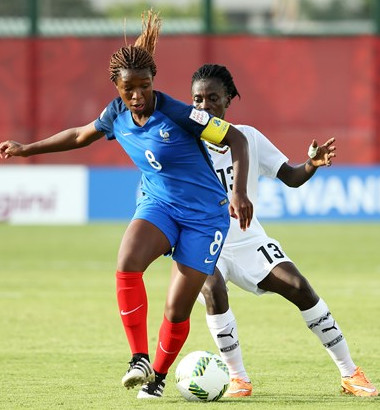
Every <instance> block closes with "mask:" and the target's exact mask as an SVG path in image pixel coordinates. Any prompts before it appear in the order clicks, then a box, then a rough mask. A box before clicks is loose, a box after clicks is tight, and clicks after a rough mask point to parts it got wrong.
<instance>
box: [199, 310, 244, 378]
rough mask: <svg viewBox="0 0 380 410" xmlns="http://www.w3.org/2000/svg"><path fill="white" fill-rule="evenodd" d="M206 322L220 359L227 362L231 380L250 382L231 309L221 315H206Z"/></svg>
mask: <svg viewBox="0 0 380 410" xmlns="http://www.w3.org/2000/svg"><path fill="white" fill-rule="evenodd" d="M206 321H207V325H208V328H209V330H210V333H211V335H212V337H213V339H214V342H215V344H216V345H217V347H218V349H219V354H220V357H221V358H222V359H223V360H224V361H225V362H226V364H227V367H228V370H229V372H230V378H231V379H232V378H239V379H243V380H244V381H249V377H248V375H247V373H246V371H245V368H244V364H243V357H242V354H241V348H240V344H239V338H238V331H237V324H236V320H235V316H234V314H233V313H232V310H231V309H228V310H227V312H225V313H222V314H221V315H208V314H206Z"/></svg>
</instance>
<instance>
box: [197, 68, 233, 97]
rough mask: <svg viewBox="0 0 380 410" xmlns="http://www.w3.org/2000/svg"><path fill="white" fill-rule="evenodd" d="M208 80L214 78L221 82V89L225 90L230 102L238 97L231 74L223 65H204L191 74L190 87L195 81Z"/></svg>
mask: <svg viewBox="0 0 380 410" xmlns="http://www.w3.org/2000/svg"><path fill="white" fill-rule="evenodd" d="M208 78H216V79H218V80H220V81H221V83H222V84H223V87H224V88H225V90H226V93H227V95H229V96H230V97H231V100H232V99H233V98H235V97H236V96H239V98H240V94H239V91H238V90H237V88H236V86H235V83H234V80H233V78H232V75H231V73H230V72H229V71H228V70H227V68H226V67H225V66H223V65H218V64H204V65H203V66H202V67H200V68H198V70H197V71H196V72H195V73H194V74H193V76H192V78H191V86H193V84H194V82H195V81H200V80H206V79H208Z"/></svg>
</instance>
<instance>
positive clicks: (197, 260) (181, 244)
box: [132, 196, 230, 275]
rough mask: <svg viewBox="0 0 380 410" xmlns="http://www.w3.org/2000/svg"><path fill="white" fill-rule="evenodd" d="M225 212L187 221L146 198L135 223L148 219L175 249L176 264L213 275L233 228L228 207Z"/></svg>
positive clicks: (140, 203)
mask: <svg viewBox="0 0 380 410" xmlns="http://www.w3.org/2000/svg"><path fill="white" fill-rule="evenodd" d="M224 210H225V212H222V213H221V214H220V215H216V216H212V217H209V216H208V217H207V218H206V217H203V218H200V219H198V220H195V219H186V215H184V216H178V215H177V214H176V215H173V214H174V213H173V212H171V210H168V209H167V208H166V207H164V206H163V205H160V204H159V203H157V202H156V201H154V200H152V199H150V198H149V197H146V196H144V197H142V198H140V199H139V203H138V205H137V208H136V211H135V214H134V216H133V218H132V220H134V219H144V220H146V221H149V222H150V223H152V224H153V225H155V226H156V227H157V228H158V229H160V230H161V231H162V232H163V233H164V234H165V236H166V237H167V238H168V240H169V242H170V245H171V247H172V248H174V250H173V254H172V257H173V259H174V260H175V261H176V262H179V263H181V264H183V265H186V266H189V267H190V268H193V269H196V270H198V271H200V272H203V273H206V274H207V275H212V274H213V273H214V269H215V266H216V262H217V260H218V258H219V254H220V251H221V249H222V246H223V244H224V240H225V238H226V235H227V232H228V228H229V226H230V215H229V212H228V204H226V205H224Z"/></svg>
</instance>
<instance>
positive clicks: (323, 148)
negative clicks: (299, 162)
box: [309, 138, 336, 167]
mask: <svg viewBox="0 0 380 410" xmlns="http://www.w3.org/2000/svg"><path fill="white" fill-rule="evenodd" d="M334 142H335V138H330V139H329V140H327V141H326V142H325V143H324V144H323V145H320V146H318V143H317V141H316V140H315V139H314V140H313V142H312V143H311V145H310V148H309V156H310V152H312V151H314V152H315V149H316V150H317V151H316V154H315V156H313V157H312V158H310V162H311V164H312V165H313V166H314V167H321V166H324V165H325V166H326V167H329V166H330V165H331V161H332V159H333V158H335V157H336V153H335V150H336V147H335V145H332V144H333V143H334Z"/></svg>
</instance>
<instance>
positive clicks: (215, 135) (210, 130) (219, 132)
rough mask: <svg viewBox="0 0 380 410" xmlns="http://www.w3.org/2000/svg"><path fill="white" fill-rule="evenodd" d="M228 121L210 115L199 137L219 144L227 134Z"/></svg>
mask: <svg viewBox="0 0 380 410" xmlns="http://www.w3.org/2000/svg"><path fill="white" fill-rule="evenodd" d="M228 128H230V123H229V122H227V121H224V120H221V119H220V118H218V117H212V118H211V120H210V121H209V122H208V124H207V127H206V128H205V129H204V130H203V132H202V134H201V138H202V139H203V140H206V141H209V142H213V143H215V144H219V143H220V142H221V141H222V140H223V138H224V137H225V135H226V134H227V131H228Z"/></svg>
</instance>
